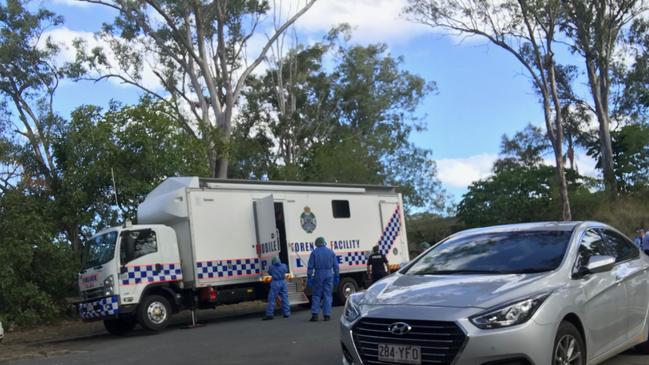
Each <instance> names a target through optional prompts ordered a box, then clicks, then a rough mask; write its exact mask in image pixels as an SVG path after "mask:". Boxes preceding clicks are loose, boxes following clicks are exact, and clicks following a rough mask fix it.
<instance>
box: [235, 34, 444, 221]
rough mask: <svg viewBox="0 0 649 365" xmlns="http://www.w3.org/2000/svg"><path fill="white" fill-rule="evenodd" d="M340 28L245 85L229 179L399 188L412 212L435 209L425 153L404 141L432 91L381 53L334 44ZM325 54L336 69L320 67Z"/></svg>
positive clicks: (436, 188) (438, 202)
mask: <svg viewBox="0 0 649 365" xmlns="http://www.w3.org/2000/svg"><path fill="white" fill-rule="evenodd" d="M345 29H346V28H345V27H342V28H339V29H336V30H334V31H332V33H330V35H329V36H328V38H327V39H326V40H325V42H324V43H317V44H315V45H313V46H310V47H306V48H298V49H294V50H292V51H291V52H290V53H289V54H288V55H287V56H286V57H285V58H284V59H282V60H281V63H280V64H279V65H278V66H277V67H276V68H275V69H271V70H269V71H268V72H267V73H266V74H265V75H264V76H262V77H258V78H255V79H253V80H251V81H250V82H249V84H248V89H247V91H246V94H245V96H246V104H245V106H244V108H243V109H242V115H241V117H240V123H238V125H237V128H236V129H235V131H234V133H233V147H234V152H233V156H234V159H233V161H232V163H231V173H232V175H233V176H234V177H240V178H251V177H252V178H269V179H275V180H300V181H326V182H345V183H365V184H389V185H396V186H399V188H400V189H401V192H402V193H403V194H404V200H405V204H406V205H407V207H408V208H412V209H414V208H424V209H435V210H439V209H441V207H442V206H443V195H442V192H441V189H440V184H439V181H438V180H437V179H436V168H435V164H434V162H433V161H432V160H431V151H430V150H426V149H422V148H418V147H416V146H415V145H413V144H412V143H411V142H410V141H409V138H410V136H411V134H412V132H413V131H417V130H420V129H421V126H420V125H419V123H418V119H417V117H416V115H415V110H416V108H417V106H418V105H419V104H420V103H421V101H422V99H423V98H424V97H425V96H426V95H428V94H430V93H431V92H432V91H433V90H434V89H435V85H434V83H431V82H426V81H425V80H424V79H422V78H421V77H419V76H417V75H414V74H411V73H410V72H408V71H405V70H402V69H401V67H402V62H403V60H402V59H401V58H395V57H392V56H391V55H390V54H389V53H387V47H386V46H385V45H382V44H378V45H369V46H346V45H338V43H336V42H337V41H338V37H339V36H340V33H343V35H344V33H345ZM330 55H333V56H335V59H336V60H337V62H336V64H335V65H333V67H332V69H331V71H328V70H325V69H324V68H323V67H322V64H323V63H324V62H323V61H324V58H325V57H327V56H330ZM279 80H281V81H279Z"/></svg>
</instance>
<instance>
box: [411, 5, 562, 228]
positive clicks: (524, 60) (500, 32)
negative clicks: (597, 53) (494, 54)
mask: <svg viewBox="0 0 649 365" xmlns="http://www.w3.org/2000/svg"><path fill="white" fill-rule="evenodd" d="M405 13H406V15H407V16H408V17H409V18H410V19H411V20H412V21H415V22H418V23H422V24H425V25H429V26H431V27H433V28H438V29H443V30H446V31H450V32H454V33H456V34H458V35H460V36H464V37H474V38H481V39H485V40H487V41H488V42H490V43H492V44H494V45H496V46H498V47H500V48H502V49H503V50H505V51H506V52H507V53H509V54H510V55H512V56H513V57H514V58H515V59H516V60H517V61H518V62H519V63H520V64H521V65H522V66H523V68H524V69H525V70H526V72H527V74H528V75H529V76H530V78H531V80H532V85H533V87H534V89H535V91H536V92H537V93H538V95H539V96H540V101H541V104H542V107H543V113H544V121H545V126H546V135H547V137H548V138H549V140H550V143H551V145H552V150H553V152H554V160H555V167H556V168H555V172H556V176H557V178H558V181H559V192H560V196H561V210H562V213H561V217H562V219H564V220H570V219H571V217H572V214H571V209H570V198H569V196H568V184H567V182H566V173H565V167H564V157H563V139H564V137H563V133H564V132H563V118H562V113H561V110H562V103H561V98H562V95H561V94H562V91H561V90H560V85H559V82H560V80H559V77H560V76H559V74H560V67H559V65H558V64H557V62H556V60H555V44H556V40H557V36H558V33H559V31H560V29H559V26H560V24H561V23H560V22H561V19H562V18H561V15H562V6H561V1H560V0H497V1H496V0H409V1H408V5H407V6H406V8H405Z"/></svg>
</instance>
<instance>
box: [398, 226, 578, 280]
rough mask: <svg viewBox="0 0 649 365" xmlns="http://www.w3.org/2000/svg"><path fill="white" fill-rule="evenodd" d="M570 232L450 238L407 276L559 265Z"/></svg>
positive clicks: (532, 269)
mask: <svg viewBox="0 0 649 365" xmlns="http://www.w3.org/2000/svg"><path fill="white" fill-rule="evenodd" d="M571 235H572V232H570V231H533V232H531V231H524V232H496V233H493V232H492V233H484V234H477V235H472V236H464V237H458V238H455V239H453V238H451V239H449V240H447V241H444V242H442V243H440V244H438V245H436V246H435V247H434V248H433V249H431V250H430V251H428V253H426V255H424V256H423V257H421V258H420V259H419V260H417V261H416V262H415V263H414V264H413V265H412V266H411V267H410V268H409V269H408V270H407V271H406V274H409V275H470V274H487V275H489V274H493V275H498V274H525V273H538V272H546V271H552V270H554V269H556V268H557V267H559V265H561V262H562V261H563V257H564V255H565V252H566V248H567V247H568V242H569V241H570V237H571Z"/></svg>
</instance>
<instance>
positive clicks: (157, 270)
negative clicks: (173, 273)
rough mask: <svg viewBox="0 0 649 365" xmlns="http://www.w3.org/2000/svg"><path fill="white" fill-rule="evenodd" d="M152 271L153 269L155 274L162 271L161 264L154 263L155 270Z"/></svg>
mask: <svg viewBox="0 0 649 365" xmlns="http://www.w3.org/2000/svg"><path fill="white" fill-rule="evenodd" d="M154 271H155V273H156V274H157V273H159V272H160V271H162V265H161V264H155V270H154Z"/></svg>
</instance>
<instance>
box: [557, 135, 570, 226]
mask: <svg viewBox="0 0 649 365" xmlns="http://www.w3.org/2000/svg"><path fill="white" fill-rule="evenodd" d="M554 150H555V151H554V161H555V163H556V172H557V177H558V178H559V194H560V195H561V219H562V220H564V221H570V220H572V211H571V209H570V198H569V197H568V182H567V180H566V169H565V166H564V163H563V154H562V152H561V146H560V145H559V148H558V149H554Z"/></svg>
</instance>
